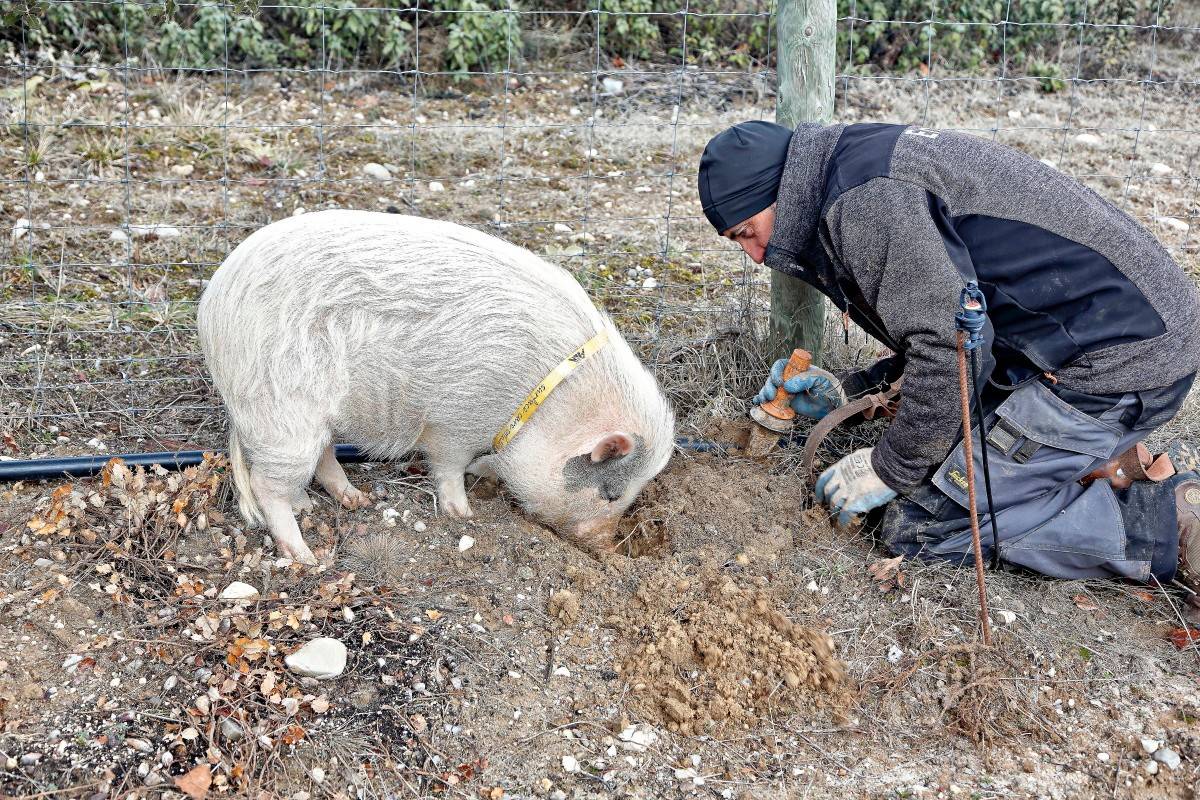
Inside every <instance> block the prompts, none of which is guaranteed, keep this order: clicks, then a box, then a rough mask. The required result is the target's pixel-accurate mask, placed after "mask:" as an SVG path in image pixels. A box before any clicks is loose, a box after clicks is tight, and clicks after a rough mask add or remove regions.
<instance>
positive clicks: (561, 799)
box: [550, 789, 567, 800]
mask: <svg viewBox="0 0 1200 800" xmlns="http://www.w3.org/2000/svg"><path fill="white" fill-rule="evenodd" d="M550 800H567V793H566V792H564V791H563V790H562V789H555V790H554V791H553V792H551V793H550Z"/></svg>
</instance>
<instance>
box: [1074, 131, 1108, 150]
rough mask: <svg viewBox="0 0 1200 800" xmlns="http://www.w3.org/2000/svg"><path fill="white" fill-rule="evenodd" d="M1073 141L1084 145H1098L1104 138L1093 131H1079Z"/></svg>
mask: <svg viewBox="0 0 1200 800" xmlns="http://www.w3.org/2000/svg"><path fill="white" fill-rule="evenodd" d="M1075 141H1076V142H1078V143H1079V144H1081V145H1083V146H1084V147H1099V146H1100V145H1101V144H1103V143H1104V140H1103V139H1101V138H1100V137H1099V136H1097V135H1096V134H1094V133H1081V134H1079V135H1078V136H1076V137H1075Z"/></svg>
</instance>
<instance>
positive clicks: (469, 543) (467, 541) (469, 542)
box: [458, 534, 475, 553]
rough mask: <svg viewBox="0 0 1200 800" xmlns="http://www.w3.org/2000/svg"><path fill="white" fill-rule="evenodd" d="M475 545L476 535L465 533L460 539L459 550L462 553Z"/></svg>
mask: <svg viewBox="0 0 1200 800" xmlns="http://www.w3.org/2000/svg"><path fill="white" fill-rule="evenodd" d="M474 546H475V537H474V536H467V535H465V534H464V535H463V537H462V538H461V539H459V540H458V552H460V553H465V552H467V551H468V550H470V549H471V548H472V547H474Z"/></svg>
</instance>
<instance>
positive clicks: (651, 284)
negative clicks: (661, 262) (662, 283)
mask: <svg viewBox="0 0 1200 800" xmlns="http://www.w3.org/2000/svg"><path fill="white" fill-rule="evenodd" d="M642 288H643V289H657V288H658V281H656V280H654V278H646V280H644V281H642Z"/></svg>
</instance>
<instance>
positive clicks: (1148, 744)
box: [1141, 737, 1163, 756]
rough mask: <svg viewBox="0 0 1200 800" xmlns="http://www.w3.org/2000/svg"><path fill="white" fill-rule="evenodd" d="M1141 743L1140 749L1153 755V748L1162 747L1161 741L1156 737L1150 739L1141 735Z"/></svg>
mask: <svg viewBox="0 0 1200 800" xmlns="http://www.w3.org/2000/svg"><path fill="white" fill-rule="evenodd" d="M1141 744H1142V749H1143V750H1145V751H1146V754H1147V755H1151V756H1152V755H1154V751H1155V750H1157V749H1158V748H1160V747H1162V745H1163V743H1162V742H1160V741H1159V740H1158V739H1150V738H1148V737H1142V739H1141Z"/></svg>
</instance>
